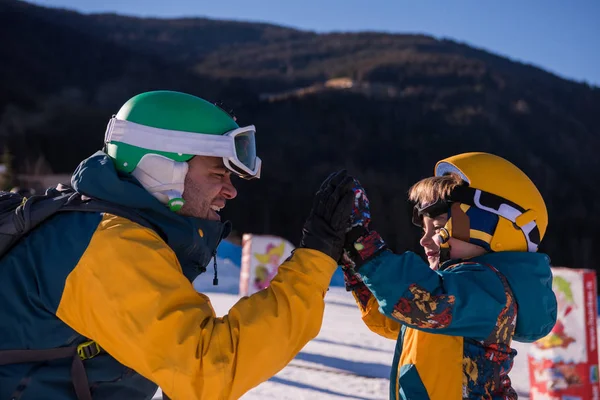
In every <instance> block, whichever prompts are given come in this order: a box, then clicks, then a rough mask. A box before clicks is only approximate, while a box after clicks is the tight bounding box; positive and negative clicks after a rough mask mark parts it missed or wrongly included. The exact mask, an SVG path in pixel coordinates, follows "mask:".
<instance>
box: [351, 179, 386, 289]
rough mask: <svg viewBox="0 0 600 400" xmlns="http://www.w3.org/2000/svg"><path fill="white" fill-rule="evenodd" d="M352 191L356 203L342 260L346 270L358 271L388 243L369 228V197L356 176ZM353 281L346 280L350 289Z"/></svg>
mask: <svg viewBox="0 0 600 400" xmlns="http://www.w3.org/2000/svg"><path fill="white" fill-rule="evenodd" d="M352 191H353V192H354V205H353V207H352V216H351V217H350V228H349V229H348V232H347V233H346V240H345V243H344V253H343V254H342V258H341V260H340V261H341V264H342V268H344V270H346V269H350V270H352V271H354V272H356V271H358V269H359V268H360V267H361V266H362V265H363V264H364V263H365V262H367V261H368V260H370V259H371V258H373V257H375V256H377V255H378V254H379V253H381V252H382V251H384V250H385V249H386V248H387V245H386V244H385V242H384V241H383V239H382V238H381V236H380V235H379V233H377V231H371V230H369V224H370V223H371V209H370V205H369V198H368V197H367V193H366V191H365V189H364V188H363V187H362V185H361V184H360V182H359V181H358V180H357V179H356V178H354V182H353V186H352ZM353 281H354V280H351V281H350V282H349V281H348V280H346V289H348V285H350V286H353V284H352V282H353ZM361 283H362V281H361Z"/></svg>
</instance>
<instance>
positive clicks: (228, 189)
mask: <svg viewBox="0 0 600 400" xmlns="http://www.w3.org/2000/svg"><path fill="white" fill-rule="evenodd" d="M221 193H222V194H223V197H225V198H226V199H227V200H231V199H235V197H236V196H237V189H236V188H235V186H233V183H231V177H227V181H226V182H225V183H224V184H223V189H221Z"/></svg>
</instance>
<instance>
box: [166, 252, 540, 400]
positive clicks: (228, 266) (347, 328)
mask: <svg viewBox="0 0 600 400" xmlns="http://www.w3.org/2000/svg"><path fill="white" fill-rule="evenodd" d="M218 261H219V286H212V273H210V274H206V275H211V276H206V275H202V276H200V277H199V278H198V279H197V280H196V281H195V282H194V286H195V287H196V289H197V290H198V291H201V292H202V293H204V294H206V295H208V296H209V297H210V299H211V302H212V304H213V306H214V308H215V311H216V313H217V315H219V316H222V315H225V314H227V311H228V310H229V309H230V308H231V307H232V306H233V305H234V304H235V303H236V302H237V301H238V300H239V296H238V295H237V293H238V287H239V268H238V267H237V266H236V265H235V264H233V263H231V262H230V261H228V260H221V259H219V260H218ZM210 272H212V271H210ZM325 303H326V306H325V315H324V318H323V326H322V328H321V332H320V333H319V335H318V336H317V337H316V338H315V339H314V340H313V341H311V342H310V343H308V344H307V345H306V346H305V347H304V348H303V349H302V351H301V352H300V353H299V354H298V355H297V356H296V358H295V359H294V360H293V361H292V362H291V363H290V364H289V365H288V366H287V367H285V368H284V369H283V370H282V371H280V372H279V373H278V374H277V375H275V376H274V377H273V378H271V379H270V380H268V381H267V382H264V383H262V384H260V385H258V386H257V387H255V388H254V389H252V390H250V391H249V392H248V393H246V394H245V395H244V396H243V397H242V399H244V400H259V399H260V400H262V399H278V400H285V399H289V400H302V399H306V400H314V399H323V400H333V399H365V400H366V399H369V400H375V399H388V398H389V374H390V367H391V364H392V358H393V355H394V346H395V342H394V341H392V340H388V339H385V338H383V337H380V336H378V335H376V334H374V333H372V332H371V331H370V330H369V329H368V328H367V327H366V326H365V325H364V324H363V322H362V320H361V318H360V312H359V310H358V308H357V307H356V305H355V303H354V298H353V297H352V295H351V294H350V293H347V292H346V291H345V289H344V288H342V287H331V288H330V289H329V291H328V292H327V295H326V296H325ZM273 340H277V338H273ZM514 347H516V349H517V351H518V352H519V355H518V356H517V358H516V363H515V366H514V368H513V371H512V373H511V374H510V376H511V378H512V380H513V384H514V387H515V389H516V390H517V392H518V393H519V398H520V399H529V397H528V393H529V375H528V370H527V356H526V353H527V345H524V344H521V343H514ZM256 367H257V368H260V361H258V360H257V365H256ZM154 399H157V400H158V399H161V394H160V391H159V392H158V393H157V394H156V396H155V397H154Z"/></svg>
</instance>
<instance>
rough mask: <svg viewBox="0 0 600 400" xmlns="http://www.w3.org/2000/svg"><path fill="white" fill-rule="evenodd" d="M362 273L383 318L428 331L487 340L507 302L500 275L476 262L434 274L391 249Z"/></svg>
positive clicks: (409, 254) (408, 255)
mask: <svg viewBox="0 0 600 400" xmlns="http://www.w3.org/2000/svg"><path fill="white" fill-rule="evenodd" d="M359 273H360V275H361V276H362V278H363V281H364V283H365V284H366V285H367V287H368V288H369V290H370V291H371V292H372V293H373V295H374V296H375V298H376V299H377V302H378V303H379V310H380V312H381V313H382V314H385V315H386V316H388V317H390V318H393V319H395V320H397V321H399V322H400V323H402V324H404V325H407V326H409V327H411V328H415V329H419V330H423V331H427V332H433V333H442V334H445V335H453V336H466V337H471V338H474V339H477V340H484V339H486V338H487V337H488V336H489V334H490V333H491V332H492V330H493V329H494V327H495V325H496V321H497V319H498V316H499V314H500V312H501V311H502V309H503V308H504V306H505V304H506V294H505V291H504V285H503V284H502V281H501V280H500V277H499V276H498V275H497V273H496V272H495V271H494V270H493V269H492V268H490V267H489V266H486V265H482V264H478V263H467V262H465V263H461V264H458V265H456V266H454V267H453V268H452V269H451V270H448V271H434V270H432V269H430V268H429V266H428V265H427V264H426V263H425V262H424V261H423V260H422V259H421V258H420V257H419V256H417V255H416V254H414V253H412V252H406V253H403V254H394V253H392V252H389V251H387V252H384V253H382V254H381V255H379V256H377V257H375V258H374V259H373V260H370V261H369V262H367V263H366V264H364V265H363V266H362V267H361V269H360V271H359Z"/></svg>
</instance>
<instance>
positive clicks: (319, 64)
mask: <svg viewBox="0 0 600 400" xmlns="http://www.w3.org/2000/svg"><path fill="white" fill-rule="evenodd" d="M0 37H2V38H7V40H4V41H3V45H2V46H0V76H1V77H2V79H1V80H0V144H1V145H2V146H3V147H6V148H8V149H9V150H10V151H11V152H12V153H13V154H14V156H15V161H14V164H15V165H14V167H15V169H17V171H24V170H26V169H27V168H28V166H29V165H31V164H32V161H35V160H36V159H39V158H42V159H43V160H45V161H46V164H47V165H48V166H49V167H50V168H51V169H52V170H53V171H54V172H62V173H64V172H70V171H72V170H73V168H75V166H76V165H77V163H78V161H79V160H81V159H82V158H83V157H86V156H87V155H89V154H91V153H92V152H93V151H95V150H96V149H98V148H100V147H101V144H102V143H101V141H102V134H103V132H104V129H105V126H106V122H107V121H108V119H109V118H110V116H111V115H112V114H114V113H115V112H116V111H117V110H118V108H119V107H120V105H121V104H122V103H123V102H124V101H126V100H127V99H128V98H129V97H131V96H133V95H135V94H137V93H139V92H141V91H145V90H153V89H159V88H160V89H173V90H183V91H186V92H189V93H193V94H196V95H199V96H201V97H204V98H207V99H209V100H212V101H222V102H223V103H224V104H225V105H227V107H229V108H230V109H233V111H234V113H235V115H236V116H237V117H238V121H239V122H240V123H241V124H254V125H256V126H257V129H258V133H257V134H258V138H257V140H258V146H259V153H260V156H261V158H263V163H264V164H263V165H264V170H263V177H262V178H261V179H260V180H259V181H250V182H246V181H242V182H239V183H238V186H239V189H240V195H239V198H238V199H236V200H235V201H233V202H231V204H230V205H228V206H227V208H226V209H225V211H224V215H225V216H226V217H229V218H231V219H232V220H233V222H234V226H235V228H236V231H237V232H238V233H240V232H255V233H271V234H278V235H282V236H284V237H286V238H288V239H289V240H291V241H293V242H294V243H298V240H299V237H300V228H301V226H302V223H303V221H304V219H305V218H306V215H307V214H308V211H309V208H310V204H311V200H312V194H313V193H314V192H315V191H316V189H317V188H318V186H319V183H320V182H321V181H322V180H323V179H324V178H325V177H326V176H327V175H328V174H329V173H330V172H331V171H334V170H336V169H339V168H347V169H348V170H349V171H350V172H351V173H353V174H355V175H356V176H358V177H359V179H360V180H361V182H362V183H363V184H364V185H365V187H366V188H367V191H368V194H369V196H370V198H371V202H372V206H373V221H374V222H373V223H374V226H375V227H376V228H377V229H378V230H380V231H381V233H382V235H383V236H384V237H385V238H386V240H387V241H388V242H389V243H390V244H391V246H392V247H393V248H394V249H396V250H398V251H400V250H403V249H418V243H417V238H418V235H419V232H418V231H417V230H416V228H411V226H410V207H409V206H408V205H407V203H406V192H407V190H408V188H409V187H410V185H411V184H412V183H414V182H415V181H416V180H418V179H420V178H422V177H425V176H427V175H429V174H430V173H431V171H432V169H433V165H434V164H435V162H436V161H437V160H439V159H441V158H444V157H447V156H450V155H452V154H455V153H457V152H463V151H488V152H493V153H495V154H498V155H500V156H503V157H505V158H507V159H509V160H510V161H512V162H514V163H515V164H516V165H518V166H519V167H520V168H521V169H523V170H524V171H525V172H526V173H527V174H528V175H529V176H530V177H531V179H532V180H533V181H534V182H535V183H536V184H537V185H538V187H539V189H540V191H541V192H542V194H543V195H544V198H545V199H546V202H547V205H548V209H549V213H550V227H549V230H548V234H547V237H546V239H545V240H544V242H543V245H542V250H543V251H546V252H548V254H550V256H551V258H552V260H553V262H554V264H555V265H568V266H573V267H579V268H582V267H589V268H594V267H595V254H594V253H593V248H594V243H595V242H596V241H597V240H598V239H600V234H598V233H597V232H596V230H595V228H594V226H595V224H596V223H597V221H598V219H599V217H598V215H599V214H598V212H599V211H600V203H599V201H598V198H600V190H599V189H598V188H597V187H596V185H595V184H594V182H595V177H594V172H595V171H598V170H599V168H600V161H599V159H598V157H597V155H596V149H597V148H599V146H600V122H599V120H598V119H597V118H596V115H595V111H596V110H598V109H599V108H600V89H599V88H597V87H593V86H589V85H587V84H584V83H577V82H572V81H568V80H565V79H562V78H560V77H558V76H556V75H553V74H551V73H548V72H546V71H544V70H542V69H540V68H537V67H534V66H531V65H526V64H522V63H518V62H514V61H511V60H509V59H506V58H503V57H500V56H497V55H494V54H492V53H490V52H487V51H483V50H480V49H475V48H472V47H470V46H468V45H466V44H462V43H457V42H454V41H450V40H440V39H436V38H433V37H429V36H425V35H408V34H386V33H377V32H361V33H329V34H317V33H314V32H308V31H301V30H297V29H292V28H286V27H280V26H275V25H270V24H262V23H260V24H259V23H249V22H236V21H220V20H211V19H205V18H186V19H146V18H135V17H129V16H120V15H114V14H80V13H77V12H74V11H69V10H62V9H52V8H44V7H40V6H36V5H33V4H29V3H26V2H22V1H15V0H0Z"/></svg>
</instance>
